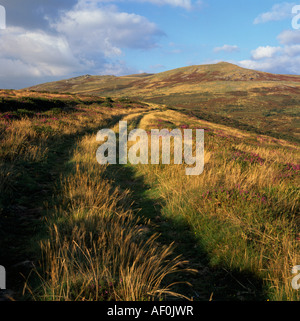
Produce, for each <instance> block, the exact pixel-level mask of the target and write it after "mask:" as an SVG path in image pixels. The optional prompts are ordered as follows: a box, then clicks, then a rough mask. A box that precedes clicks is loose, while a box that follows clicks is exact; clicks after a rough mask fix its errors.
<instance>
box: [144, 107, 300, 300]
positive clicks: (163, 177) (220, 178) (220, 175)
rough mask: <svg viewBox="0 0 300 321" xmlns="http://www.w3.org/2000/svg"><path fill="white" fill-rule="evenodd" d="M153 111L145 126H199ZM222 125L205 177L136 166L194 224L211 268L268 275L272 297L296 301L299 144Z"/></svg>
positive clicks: (208, 146)
mask: <svg viewBox="0 0 300 321" xmlns="http://www.w3.org/2000/svg"><path fill="white" fill-rule="evenodd" d="M155 116H156V117H157V119H156V121H155V119H154V118H155V117H154V116H153V115H152V117H151V119H150V116H149V117H148V118H147V119H146V118H145V119H143V120H142V124H143V127H145V128H147V124H148V126H149V125H150V124H153V123H156V124H162V123H163V125H162V127H163V126H164V125H166V124H167V122H168V123H170V122H172V123H174V124H176V126H179V125H180V124H186V123H188V124H189V126H191V127H192V128H197V126H196V127H195V125H196V122H195V121H193V122H191V120H190V119H186V118H185V117H183V118H182V119H181V122H180V120H179V117H178V113H176V112H175V113H173V115H172V112H171V113H170V112H166V113H165V114H164V113H157V114H156V115H155ZM172 116H173V117H172ZM158 117H159V122H158V121H157V120H158ZM164 121H165V123H164ZM201 125H202V123H201V121H199V125H198V128H202V127H201ZM207 127H208V126H207ZM222 127H223V128H222V133H220V130H219V129H220V128H219V129H218V128H217V126H215V125H212V126H209V131H207V132H206V134H205V169H204V172H203V173H202V175H200V176H196V177H186V176H185V175H184V174H183V173H184V172H183V170H182V166H179V165H172V166H157V167H156V168H155V170H153V166H152V167H150V166H138V172H139V173H142V175H144V176H145V177H146V182H147V183H148V184H150V185H151V186H153V187H155V188H157V189H158V193H159V195H160V197H162V198H163V200H164V204H165V205H164V210H163V211H164V213H165V215H166V217H169V218H172V219H175V220H177V219H179V218H183V219H184V220H185V221H187V222H189V224H190V226H191V228H192V230H193V231H194V233H195V235H196V236H197V237H198V239H199V243H200V244H201V245H202V246H204V247H205V249H206V250H207V252H208V255H209V257H210V260H211V264H212V265H213V266H218V267H220V268H226V269H229V270H230V269H239V270H240V271H251V272H253V273H254V274H255V275H257V276H259V277H261V278H262V279H263V280H264V282H265V286H266V288H267V290H266V291H267V293H268V295H269V298H270V299H274V300H298V299H299V294H298V292H297V291H295V290H294V289H293V288H292V287H291V279H292V277H293V275H292V274H291V268H292V267H293V266H294V265H297V264H298V263H297V262H300V254H299V253H300V251H299V250H300V242H299V177H298V173H297V168H298V167H297V166H296V165H295V164H299V148H298V147H295V146H294V145H291V144H289V143H288V142H284V141H276V140H275V141H274V140H272V141H271V140H270V141H268V140H267V141H266V142H265V143H264V144H258V143H257V142H256V141H254V140H253V139H252V135H249V134H246V135H245V134H244V133H242V132H241V133H239V135H234V132H235V131H237V130H232V129H230V128H228V129H226V128H225V127H224V126H222ZM233 135H234V137H232V136H233ZM241 138H242V140H241ZM287 149H288V150H289V152H288V153H287ZM288 164H294V165H288ZM291 166H293V169H292V167H291ZM298 166H299V165H298ZM289 169H290V171H289ZM298 171H299V169H298Z"/></svg>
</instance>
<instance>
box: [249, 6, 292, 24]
mask: <svg viewBox="0 0 300 321" xmlns="http://www.w3.org/2000/svg"><path fill="white" fill-rule="evenodd" d="M294 5H295V3H291V2H283V3H278V4H275V5H274V6H273V7H272V9H271V10H270V11H268V12H265V13H262V14H260V15H259V16H258V17H256V18H255V20H254V22H253V23H254V24H259V23H265V22H269V21H279V20H284V19H287V18H291V17H292V8H293V6H294Z"/></svg>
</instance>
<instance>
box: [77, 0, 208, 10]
mask: <svg viewBox="0 0 300 321" xmlns="http://www.w3.org/2000/svg"><path fill="white" fill-rule="evenodd" d="M121 1H124V0H80V3H81V4H87V3H89V4H91V3H92V4H93V5H95V6H96V5H97V4H103V3H116V2H121ZM126 1H131V2H142V3H145V2H148V3H152V4H155V5H159V6H163V5H170V6H172V7H181V8H184V9H187V10H190V9H192V8H194V7H199V6H201V5H202V4H203V2H202V0H198V1H194V2H193V1H192V0H126Z"/></svg>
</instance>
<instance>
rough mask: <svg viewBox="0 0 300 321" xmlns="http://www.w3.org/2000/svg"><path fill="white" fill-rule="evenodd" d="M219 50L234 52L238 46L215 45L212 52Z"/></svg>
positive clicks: (237, 49)
mask: <svg viewBox="0 0 300 321" xmlns="http://www.w3.org/2000/svg"><path fill="white" fill-rule="evenodd" d="M220 51H225V52H235V51H239V47H238V46H236V45H234V46H232V45H224V46H222V47H216V48H214V52H216V53H217V52H220Z"/></svg>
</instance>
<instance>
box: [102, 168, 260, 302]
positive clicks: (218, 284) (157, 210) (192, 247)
mask: <svg viewBox="0 0 300 321" xmlns="http://www.w3.org/2000/svg"><path fill="white" fill-rule="evenodd" d="M147 166H155V165H147ZM106 177H107V178H108V179H110V180H112V184H113V185H114V187H118V188H120V189H121V190H126V189H128V188H129V189H130V190H131V194H130V201H129V203H132V202H133V205H131V206H130V208H131V209H132V210H134V212H135V213H136V215H138V216H139V217H141V218H145V219H148V220H149V219H150V220H151V223H152V224H150V228H149V231H148V233H149V234H148V235H149V236H150V234H151V233H159V234H160V237H159V239H158V240H159V242H160V243H161V244H165V245H169V244H170V243H172V242H174V244H175V248H174V252H173V255H174V257H175V256H178V255H181V256H182V259H183V260H188V261H189V265H188V267H190V268H193V269H197V270H198V273H196V274H191V273H188V274H187V273H179V274H176V275H172V276H170V277H168V279H166V282H167V284H171V283H173V282H189V283H190V284H191V285H192V286H189V285H187V284H182V285H178V286H175V287H174V288H173V290H175V291H177V292H178V293H181V294H183V295H185V296H187V297H189V298H193V300H195V301H208V300H209V299H212V300H215V301H262V300H266V296H265V293H264V290H263V283H262V280H260V279H258V278H257V277H256V276H255V275H253V274H252V273H250V272H247V271H242V272H240V271H234V270H231V271H228V270H225V269H224V268H223V267H222V266H219V267H217V268H211V267H210V264H209V262H210V259H209V255H208V253H207V252H206V250H205V248H204V247H203V246H202V245H201V244H200V241H199V239H196V238H195V237H194V234H193V232H192V229H191V227H190V226H189V225H188V224H187V223H186V222H185V221H184V220H178V221H174V220H172V219H170V218H167V217H164V214H163V211H162V206H163V201H162V200H161V199H159V195H155V191H154V190H153V189H150V187H149V186H147V184H145V181H144V179H143V177H141V176H137V174H136V172H135V170H134V168H133V167H132V166H130V165H125V166H122V165H109V166H108V167H107V170H106ZM146 236H147V234H146Z"/></svg>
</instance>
